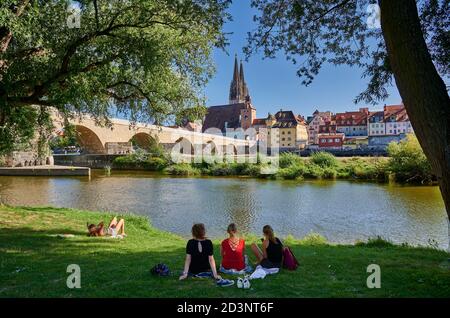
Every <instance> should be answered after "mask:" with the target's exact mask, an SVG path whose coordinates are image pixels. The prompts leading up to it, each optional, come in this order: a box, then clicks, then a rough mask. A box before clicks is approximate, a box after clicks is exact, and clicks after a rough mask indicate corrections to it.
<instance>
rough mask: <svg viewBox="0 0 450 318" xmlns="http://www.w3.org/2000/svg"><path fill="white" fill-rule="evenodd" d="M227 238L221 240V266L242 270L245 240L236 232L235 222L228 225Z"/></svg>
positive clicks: (227, 268)
mask: <svg viewBox="0 0 450 318" xmlns="http://www.w3.org/2000/svg"><path fill="white" fill-rule="evenodd" d="M227 232H228V235H229V238H227V239H225V240H223V241H222V244H221V245H220V254H221V255H222V267H221V268H223V269H225V270H234V271H242V270H244V269H245V268H246V264H245V258H244V253H245V241H244V239H242V238H240V237H239V236H238V234H237V227H236V224H234V223H231V224H230V225H228V228H227Z"/></svg>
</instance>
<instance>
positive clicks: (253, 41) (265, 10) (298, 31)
mask: <svg viewBox="0 0 450 318" xmlns="http://www.w3.org/2000/svg"><path fill="white" fill-rule="evenodd" d="M378 5H379V6H378ZM378 5H374V2H373V1H369V0H323V1H316V0H252V6H253V7H255V8H257V9H258V11H259V12H260V14H259V15H257V16H255V21H256V22H257V23H258V27H257V29H256V31H254V32H253V33H249V43H248V45H247V47H246V48H245V51H246V54H247V57H248V56H250V55H251V54H252V53H254V52H255V51H256V50H258V49H261V48H262V49H263V51H264V55H265V56H266V57H269V58H271V57H275V55H276V53H277V52H278V51H280V50H283V51H284V53H285V54H286V56H287V58H288V59H290V60H292V62H293V63H294V64H298V62H299V59H300V58H304V61H302V62H301V64H300V66H299V68H298V75H299V76H300V77H302V78H303V84H305V85H308V84H310V83H311V81H312V80H313V78H314V76H315V75H317V74H318V72H319V71H320V68H321V66H322V65H323V64H324V63H332V64H335V65H342V64H346V65H350V66H355V67H360V68H362V69H363V76H364V77H365V78H368V87H367V89H366V90H365V91H364V92H362V93H361V94H360V95H358V96H357V97H356V98H355V101H356V102H359V101H366V102H368V103H373V104H375V103H376V102H378V101H380V100H383V99H385V98H386V97H387V96H388V95H387V91H386V88H385V87H386V85H389V84H391V83H392V80H393V79H395V83H396V85H397V88H398V90H399V93H400V95H401V97H402V99H403V103H404V105H405V107H406V110H407V112H408V115H409V118H410V120H411V123H412V126H413V128H414V131H415V133H416V134H417V137H418V139H419V142H420V144H421V146H422V148H423V150H424V153H425V155H426V156H427V158H428V159H429V161H430V163H431V166H432V169H433V172H434V174H435V175H436V176H437V179H438V182H439V186H440V190H441V193H442V196H443V199H444V202H445V206H446V209H447V214H448V215H450V99H449V96H448V92H447V89H446V85H445V83H444V80H443V77H447V78H448V76H449V72H450V30H449V27H450V15H449V14H448V12H449V9H450V2H449V1H447V0H421V1H417V4H416V1H414V0H402V1H398V0H379V1H378ZM378 10H380V11H379V12H378ZM368 12H369V15H368V14H367V13H368ZM379 13H380V16H381V25H380V26H381V28H377V23H378V21H377V16H378V14H379Z"/></svg>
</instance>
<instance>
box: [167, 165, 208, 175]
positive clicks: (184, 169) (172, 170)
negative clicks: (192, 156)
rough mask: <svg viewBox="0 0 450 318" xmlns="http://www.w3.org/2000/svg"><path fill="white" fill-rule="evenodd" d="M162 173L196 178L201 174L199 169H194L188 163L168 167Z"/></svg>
mask: <svg viewBox="0 0 450 318" xmlns="http://www.w3.org/2000/svg"><path fill="white" fill-rule="evenodd" d="M164 172H165V173H167V174H171V175H175V176H197V175H200V174H201V170H200V169H198V168H195V167H193V166H192V165H190V164H188V163H179V164H174V165H171V166H168V167H167V168H165V169H164Z"/></svg>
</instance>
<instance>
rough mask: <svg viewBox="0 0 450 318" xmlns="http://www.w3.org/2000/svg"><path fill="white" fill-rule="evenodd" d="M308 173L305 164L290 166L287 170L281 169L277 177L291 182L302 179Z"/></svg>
mask: <svg viewBox="0 0 450 318" xmlns="http://www.w3.org/2000/svg"><path fill="white" fill-rule="evenodd" d="M306 171H307V169H306V167H305V165H304V164H303V163H302V164H296V165H290V166H289V167H287V168H280V169H279V170H278V172H277V177H280V178H283V179H290V180H294V179H301V178H303V175H304V174H305V173H306Z"/></svg>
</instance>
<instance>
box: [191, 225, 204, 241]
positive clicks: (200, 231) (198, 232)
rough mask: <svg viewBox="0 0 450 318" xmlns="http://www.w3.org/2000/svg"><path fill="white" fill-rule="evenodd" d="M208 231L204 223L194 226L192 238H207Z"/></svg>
mask: <svg viewBox="0 0 450 318" xmlns="http://www.w3.org/2000/svg"><path fill="white" fill-rule="evenodd" d="M205 235H206V229H205V225H204V224H203V223H196V224H194V225H193V226H192V236H193V237H194V238H196V239H198V240H202V239H204V238H205Z"/></svg>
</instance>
